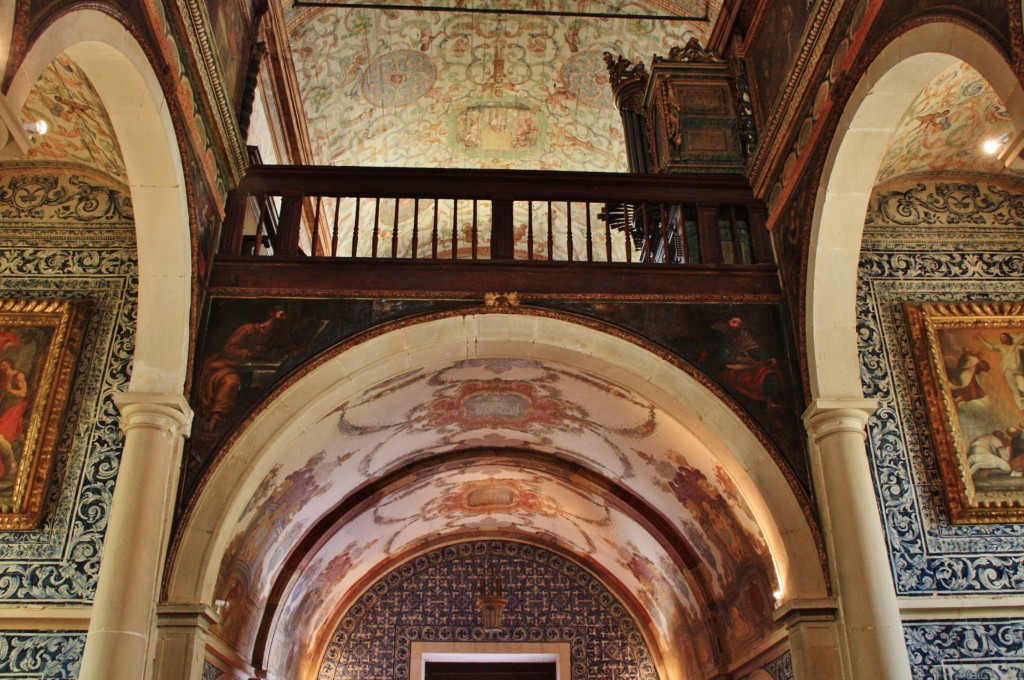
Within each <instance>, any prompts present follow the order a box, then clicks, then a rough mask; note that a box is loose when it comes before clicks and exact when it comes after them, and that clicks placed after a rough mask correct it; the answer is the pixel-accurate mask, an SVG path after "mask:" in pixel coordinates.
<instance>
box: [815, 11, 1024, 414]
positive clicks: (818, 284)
mask: <svg viewBox="0 0 1024 680" xmlns="http://www.w3.org/2000/svg"><path fill="white" fill-rule="evenodd" d="M957 60H960V61H963V62H966V63H967V64H969V65H970V66H972V67H973V68H974V69H975V70H976V71H978V72H979V73H980V74H981V75H982V76H983V77H984V78H985V79H986V80H987V81H988V82H989V84H990V85H991V86H992V88H993V89H994V91H995V92H996V94H997V95H999V97H1000V99H1002V101H1003V103H1004V104H1006V107H1007V110H1008V111H1009V112H1010V115H1011V116H1012V117H1013V122H1014V127H1015V128H1016V129H1017V130H1022V129H1024V91H1022V90H1021V86H1020V83H1019V82H1018V81H1017V78H1016V77H1015V76H1014V74H1013V71H1012V70H1011V68H1010V66H1009V64H1007V62H1006V60H1005V58H1004V57H1003V55H1002V54H1001V53H1000V52H999V51H998V50H997V49H996V48H995V47H994V46H993V45H992V44H991V43H989V42H988V41H987V40H986V39H985V38H983V37H982V36H981V35H979V34H978V33H976V32H974V31H973V30H971V29H969V28H966V27H964V26H961V25H957V24H951V23H942V22H933V23H927V24H924V25H921V26H918V27H915V28H912V29H910V30H908V31H906V32H905V33H903V34H901V35H899V36H898V37H897V38H895V39H894V40H892V42H890V43H889V44H888V45H886V46H885V48H883V49H882V51H881V52H880V53H879V55H878V56H877V57H876V58H875V59H874V61H873V62H872V63H871V65H870V66H869V67H868V69H867V71H866V72H865V73H864V75H863V76H862V77H861V79H860V81H859V82H858V83H857V87H856V88H855V89H854V92H853V94H852V95H851V97H850V99H849V101H848V102H847V104H846V107H845V109H844V110H843V114H842V117H841V118H840V120H839V123H838V126H837V128H836V129H837V131H838V132H837V133H836V135H835V136H834V137H833V139H832V143H831V146H830V147H829V151H828V155H827V157H826V160H825V165H824V169H823V171H822V176H821V182H820V184H819V187H818V194H817V196H816V198H815V209H814V216H813V221H812V224H811V236H810V250H809V259H808V273H807V292H806V298H805V304H806V309H807V329H808V331H807V356H808V369H809V377H810V388H811V396H812V397H813V398H814V399H817V400H825V401H832V400H846V399H861V398H862V397H863V392H862V389H861V382H860V363H859V360H858V355H857V332H856V288H857V267H858V258H859V256H860V246H861V237H862V235H863V232H864V216H865V214H866V212H867V207H868V200H869V198H870V196H871V191H872V188H873V187H874V184H875V178H876V176H877V175H878V171H879V168H880V166H881V162H882V157H883V155H884V154H885V151H886V148H887V146H888V144H889V140H890V138H891V137H892V134H893V132H894V131H895V130H896V128H897V126H898V125H899V124H900V122H901V121H902V119H903V117H904V115H905V114H906V111H907V109H908V108H909V107H910V106H911V105H912V104H913V103H914V101H915V100H916V99H917V97H918V95H919V94H920V93H921V91H922V90H923V89H924V88H925V86H926V85H927V84H928V83H929V82H930V81H931V80H932V79H933V78H934V77H935V76H936V75H938V74H939V73H940V72H941V71H942V70H943V69H945V68H946V67H948V66H949V65H951V64H953V63H955V62H956V61H957Z"/></svg>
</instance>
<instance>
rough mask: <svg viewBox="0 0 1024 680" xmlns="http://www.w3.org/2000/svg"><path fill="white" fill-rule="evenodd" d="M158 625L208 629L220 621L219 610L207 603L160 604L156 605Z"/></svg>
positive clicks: (161, 626)
mask: <svg viewBox="0 0 1024 680" xmlns="http://www.w3.org/2000/svg"><path fill="white" fill-rule="evenodd" d="M156 617H157V624H156V625H157V626H158V627H160V628H168V627H189V628H199V629H201V630H203V631H204V632H205V631H208V630H209V629H210V626H212V625H214V624H215V623H218V622H219V621H220V615H219V614H218V613H217V610H216V609H214V608H213V607H211V606H209V605H206V604H170V603H164V604H159V605H157V607H156Z"/></svg>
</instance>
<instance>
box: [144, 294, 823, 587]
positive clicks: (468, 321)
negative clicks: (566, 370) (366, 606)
mask: <svg viewBox="0 0 1024 680" xmlns="http://www.w3.org/2000/svg"><path fill="white" fill-rule="evenodd" d="M482 358H513V359H515V358H524V359H530V360H540V361H544V362H549V363H552V364H557V365H559V366H567V367H574V368H577V369H579V370H585V371H587V372H588V373H589V374H591V375H600V376H602V377H603V378H605V379H608V380H611V381H614V383H615V384H616V385H617V386H619V387H621V388H622V389H624V390H627V391H629V392H630V393H633V394H638V395H642V396H643V397H644V398H645V399H646V400H648V401H649V402H651V403H653V404H655V405H656V406H657V407H658V408H660V409H663V410H664V411H665V412H666V413H668V414H671V416H672V417H673V418H674V419H675V420H676V421H677V422H678V423H680V424H681V426H682V427H684V428H686V429H688V430H689V431H690V432H692V433H693V434H694V437H695V441H699V442H700V446H701V447H704V448H706V450H707V451H709V452H713V453H709V454H708V455H709V456H710V455H714V456H717V458H716V460H720V461H721V463H722V466H723V468H724V469H725V470H726V471H727V472H728V473H729V474H730V475H731V476H732V477H733V478H734V479H736V480H738V482H737V484H738V487H739V491H740V493H741V495H742V496H743V498H744V499H745V502H746V503H747V504H748V506H749V508H750V510H751V513H752V516H753V517H754V521H755V522H756V523H757V524H758V525H759V526H760V527H761V529H762V531H763V533H764V536H765V540H766V543H767V545H768V550H769V553H770V556H771V561H772V563H773V565H774V569H775V571H776V574H777V578H778V582H779V583H780V585H781V588H780V590H781V593H779V598H780V600H781V601H782V602H786V601H789V600H807V599H818V598H825V597H827V585H826V580H825V576H824V572H823V568H822V563H821V560H820V556H819V550H818V545H817V543H816V541H815V535H814V530H813V528H812V526H811V524H810V523H809V520H808V517H807V516H806V513H805V507H804V506H803V505H802V504H801V501H800V499H799V498H798V496H797V494H796V492H795V491H794V489H793V488H792V487H791V486H790V483H789V481H787V479H786V476H785V474H784V473H783V472H782V470H780V468H779V467H778V464H777V463H776V462H775V461H774V460H773V458H772V456H771V454H770V453H769V452H768V451H767V450H766V449H765V447H764V445H763V444H762V443H761V441H760V440H759V439H758V438H757V436H756V435H755V434H754V433H753V432H752V431H751V430H750V429H749V428H748V427H747V426H746V425H745V424H744V423H743V422H742V420H741V419H740V417H739V416H738V415H737V414H736V413H735V412H734V411H732V410H731V409H730V408H729V407H728V406H727V405H726V404H725V403H723V402H722V400H721V399H720V398H719V397H718V396H716V395H715V394H714V393H713V392H712V391H711V390H710V389H709V388H708V387H707V386H705V385H703V384H702V383H701V382H700V381H699V380H698V379H697V378H695V377H693V376H691V375H690V374H688V373H686V372H685V371H684V370H682V369H681V368H678V367H676V366H674V365H672V364H670V363H668V362H667V361H665V360H664V359H662V358H661V357H659V356H657V355H656V354H654V353H652V352H650V351H648V350H646V349H642V348H640V347H638V346H637V345H635V344H633V343H631V342H629V341H628V340H626V339H624V338H620V337H616V336H612V335H609V334H606V333H603V332H600V331H598V330H596V329H593V328H589V327H584V326H581V325H578V324H574V323H571V322H569V321H566V320H562V319H556V318H553V317H550V316H533V315H528V314H488V313H477V314H472V313H470V314H465V315H448V316H443V317H441V318H430V319H427V320H425V321H421V322H420V323H415V324H411V325H405V326H403V327H400V328H397V329H395V330H391V331H389V332H386V333H381V334H378V335H375V336H373V337H370V338H368V339H365V340H364V341H362V342H360V343H359V344H355V345H353V346H349V347H347V348H346V349H345V350H344V351H340V352H339V353H337V354H335V355H334V356H330V357H327V358H323V359H321V360H318V361H317V362H316V363H315V365H314V366H313V367H312V368H311V370H310V371H309V372H308V373H306V374H305V375H304V376H303V377H301V378H300V379H298V380H296V381H295V382H293V383H292V384H290V385H289V386H288V387H287V388H285V389H284V390H282V391H281V392H280V393H279V394H278V395H277V397H276V398H275V399H274V400H273V402H272V403H270V404H268V405H267V406H266V407H265V408H264V409H263V410H262V411H260V412H259V413H258V414H257V415H256V416H255V417H254V418H253V419H252V421H251V422H250V424H249V425H248V426H247V427H246V428H245V429H244V431H242V432H241V433H240V434H239V436H238V437H237V439H235V440H234V441H233V442H232V443H231V445H230V447H229V449H228V450H226V451H225V452H224V453H223V455H222V457H221V459H220V461H219V462H218V464H217V466H216V467H215V468H214V470H213V471H212V473H211V475H210V476H209V477H208V478H207V480H206V482H205V484H204V485H203V487H202V489H201V491H200V493H199V496H198V497H197V498H196V500H195V501H194V504H193V506H192V507H191V510H190V513H189V515H188V516H187V517H186V518H185V520H184V522H183V524H182V527H181V529H180V531H179V535H178V537H177V542H176V546H175V549H174V556H173V558H172V560H173V561H172V563H171V564H170V565H169V572H168V573H169V577H168V579H167V587H166V591H165V595H164V599H165V601H166V602H167V603H168V604H170V605H173V604H174V603H196V602H205V603H207V604H210V605H212V604H213V599H214V598H215V597H217V596H216V595H215V589H216V587H217V579H218V572H219V570H220V569H221V565H222V562H223V560H224V559H225V556H226V553H227V550H228V547H229V543H230V542H231V540H232V537H233V535H234V533H235V530H236V527H235V524H234V523H235V522H236V521H237V518H239V517H240V516H241V514H242V512H243V510H244V509H245V507H246V505H247V504H248V503H249V502H250V499H251V498H252V496H253V493H254V492H255V490H256V489H257V487H258V486H259V485H260V483H261V481H262V480H263V479H265V478H266V477H267V475H268V473H269V472H270V470H271V469H272V468H273V467H274V465H275V464H276V463H277V461H278V460H279V457H280V456H283V455H286V454H287V452H288V451H289V450H295V449H296V448H299V444H298V443H297V438H301V437H303V436H304V434H305V433H307V432H308V431H309V430H310V429H311V428H312V427H313V425H314V424H316V423H318V422H319V421H321V420H322V419H323V416H324V414H326V413H329V412H333V411H334V410H336V409H337V407H338V404H342V403H347V401H348V400H349V399H350V398H351V397H352V396H353V395H357V394H359V393H360V392H362V391H363V390H366V389H367V388H370V387H372V386H374V385H378V384H381V383H384V382H386V381H389V380H391V379H393V378H395V377H397V376H401V375H403V374H404V373H406V372H408V371H410V370H412V369H417V368H421V367H438V366H442V365H448V364H451V363H452V362H455V361H460V360H468V359H482ZM298 538H299V537H298V536H296V539H298Z"/></svg>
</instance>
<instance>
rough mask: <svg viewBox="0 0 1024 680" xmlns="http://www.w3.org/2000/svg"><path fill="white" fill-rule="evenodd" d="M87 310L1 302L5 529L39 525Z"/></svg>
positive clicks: (59, 303) (0, 455) (1, 516)
mask: <svg viewBox="0 0 1024 680" xmlns="http://www.w3.org/2000/svg"><path fill="white" fill-rule="evenodd" d="M85 314H86V306H85V305H83V304H82V303H77V304H76V303H73V302H70V301H66V300H42V301H37V300H0V529H6V530H11V529H19V530H21V529H34V528H36V527H37V526H38V523H39V520H40V517H41V515H42V512H43V499H44V495H45V493H46V486H47V484H48V483H49V480H50V473H51V472H52V470H53V462H54V456H55V454H56V447H57V442H58V440H59V438H60V432H61V428H62V426H63V420H64V413H65V409H66V406H67V402H68V398H69V396H70V393H71V387H72V385H71V383H72V380H73V379H74V369H75V362H76V361H77V358H78V353H79V350H80V348H81V344H82V337H83V335H84V333H85V327H84V323H85Z"/></svg>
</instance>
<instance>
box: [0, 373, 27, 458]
mask: <svg viewBox="0 0 1024 680" xmlns="http://www.w3.org/2000/svg"><path fill="white" fill-rule="evenodd" d="M27 408H28V381H27V380H26V379H25V374H24V373H22V372H21V371H19V370H18V369H16V368H15V367H14V364H12V363H11V361H10V359H0V477H2V476H4V475H6V474H10V473H12V472H13V471H14V470H15V469H16V468H17V465H18V461H17V459H16V457H15V455H14V444H15V442H17V441H18V440H19V439H20V438H21V436H22V435H23V434H24V433H25V409H27Z"/></svg>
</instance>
